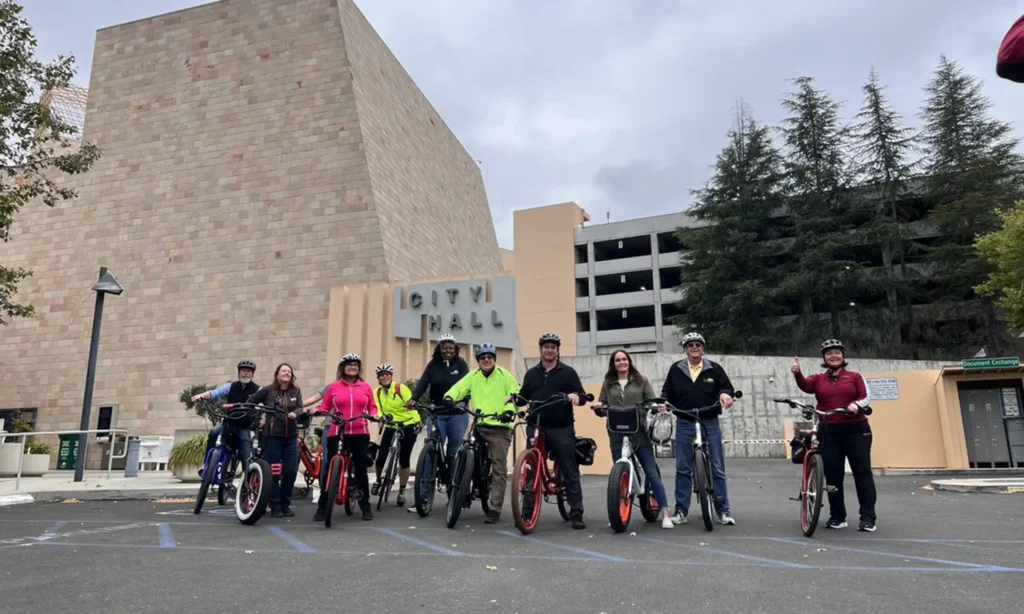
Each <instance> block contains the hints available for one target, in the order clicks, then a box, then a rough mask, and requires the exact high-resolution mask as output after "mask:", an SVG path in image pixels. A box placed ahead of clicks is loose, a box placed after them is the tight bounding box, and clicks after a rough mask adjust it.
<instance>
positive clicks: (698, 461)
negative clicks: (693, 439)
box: [693, 450, 715, 531]
mask: <svg viewBox="0 0 1024 614" xmlns="http://www.w3.org/2000/svg"><path fill="white" fill-rule="evenodd" d="M708 478H709V476H708V465H707V457H706V456H705V455H704V451H703V450H697V451H695V452H694V453H693V486H694V490H696V492H697V501H698V502H699V503H700V515H701V516H702V517H703V518H704V528H705V529H706V530H708V531H714V530H715V508H714V506H713V505H712V501H711V492H710V488H709V487H708Z"/></svg>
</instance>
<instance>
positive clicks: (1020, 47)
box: [996, 17, 1024, 83]
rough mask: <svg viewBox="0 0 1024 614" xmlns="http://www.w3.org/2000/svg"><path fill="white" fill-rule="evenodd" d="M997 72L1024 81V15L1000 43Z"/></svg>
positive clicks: (1006, 77)
mask: <svg viewBox="0 0 1024 614" xmlns="http://www.w3.org/2000/svg"><path fill="white" fill-rule="evenodd" d="M996 74H997V75H999V76H1000V77H1001V78H1003V79H1009V80H1010V81H1013V82H1015V83H1024V17H1021V18H1020V19H1018V20H1017V21H1016V23H1014V24H1013V26H1011V27H1010V30H1009V31H1008V32H1007V33H1006V36H1005V37H1003V42H1002V44H1001V45H999V54H998V55H997V56H996Z"/></svg>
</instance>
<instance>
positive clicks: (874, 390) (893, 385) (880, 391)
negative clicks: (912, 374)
mask: <svg viewBox="0 0 1024 614" xmlns="http://www.w3.org/2000/svg"><path fill="white" fill-rule="evenodd" d="M866 380H867V384H868V394H870V395H871V400H872V401H898V400H900V386H899V382H898V381H897V380H896V378H895V377H876V378H866Z"/></svg>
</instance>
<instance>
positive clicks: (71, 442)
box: [57, 434, 81, 471]
mask: <svg viewBox="0 0 1024 614" xmlns="http://www.w3.org/2000/svg"><path fill="white" fill-rule="evenodd" d="M57 437H59V438H60V445H59V446H58V448H57V470H58V471H74V470H75V464H76V463H78V442H79V438H80V437H81V435H78V434H74V435H57Z"/></svg>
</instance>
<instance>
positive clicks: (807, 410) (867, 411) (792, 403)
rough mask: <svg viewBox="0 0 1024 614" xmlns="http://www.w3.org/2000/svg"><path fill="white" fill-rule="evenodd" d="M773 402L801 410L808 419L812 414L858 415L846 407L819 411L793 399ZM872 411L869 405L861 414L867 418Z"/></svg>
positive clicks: (773, 400)
mask: <svg viewBox="0 0 1024 614" xmlns="http://www.w3.org/2000/svg"><path fill="white" fill-rule="evenodd" d="M772 402H774V403H784V404H786V405H789V406H790V407H791V408H793V409H799V410H801V411H802V412H803V414H804V415H805V416H807V417H810V416H811V415H812V414H818V415H819V416H831V415H833V414H843V415H846V416H855V415H856V414H855V413H854V412H852V411H850V410H849V409H847V408H845V407H840V408H837V409H828V410H821V409H818V408H817V407H815V406H813V405H808V404H807V403H801V402H800V401H794V400H793V399H772ZM872 411H873V410H872V409H871V406H870V405H869V406H867V407H865V408H864V409H862V410H860V413H862V414H864V415H865V416H870V415H871V413H872Z"/></svg>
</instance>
